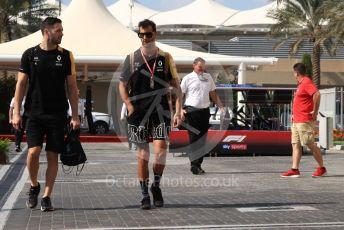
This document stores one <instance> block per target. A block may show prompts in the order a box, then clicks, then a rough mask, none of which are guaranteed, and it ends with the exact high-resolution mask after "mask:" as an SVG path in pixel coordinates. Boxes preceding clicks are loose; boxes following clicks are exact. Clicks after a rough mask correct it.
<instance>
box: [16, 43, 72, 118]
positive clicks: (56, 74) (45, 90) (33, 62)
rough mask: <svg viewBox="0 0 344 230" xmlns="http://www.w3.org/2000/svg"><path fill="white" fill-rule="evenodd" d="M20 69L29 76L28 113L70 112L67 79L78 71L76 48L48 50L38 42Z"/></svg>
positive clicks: (22, 62)
mask: <svg viewBox="0 0 344 230" xmlns="http://www.w3.org/2000/svg"><path fill="white" fill-rule="evenodd" d="M19 71H20V72H23V73H26V74H27V75H28V77H29V89H28V92H27V97H26V102H25V114H26V115H27V116H35V117H45V116H46V117H60V116H66V114H67V110H68V102H67V97H66V90H65V88H66V87H65V82H66V79H67V77H68V76H70V75H74V74H75V63H74V58H73V54H72V52H70V51H68V50H66V49H63V48H61V47H57V48H56V49H54V50H49V51H46V50H42V49H41V48H40V46H39V45H37V46H35V47H32V48H29V49H27V50H26V51H25V52H24V53H23V55H22V58H21V64H20V69H19Z"/></svg>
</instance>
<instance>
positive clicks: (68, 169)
mask: <svg viewBox="0 0 344 230" xmlns="http://www.w3.org/2000/svg"><path fill="white" fill-rule="evenodd" d="M84 166H85V163H83V164H82V165H81V166H80V167H81V168H80V169H79V165H77V166H76V172H75V175H77V176H79V175H80V174H81V172H82V170H83V169H84ZM73 169H74V166H69V167H68V168H67V167H66V166H65V165H63V164H62V171H63V173H65V174H70V173H71V172H72V171H73Z"/></svg>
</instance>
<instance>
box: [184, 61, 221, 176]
mask: <svg viewBox="0 0 344 230" xmlns="http://www.w3.org/2000/svg"><path fill="white" fill-rule="evenodd" d="M181 89H182V92H183V96H185V102H184V109H183V112H182V115H181V118H182V120H185V121H186V123H188V125H189V126H190V127H191V128H188V133H189V140H190V145H189V152H188V155H189V159H190V163H191V169H190V170H191V172H192V173H193V174H195V175H201V174H204V173H205V172H204V170H203V169H202V168H201V164H202V162H203V156H204V155H205V154H207V153H206V152H205V144H206V143H205V142H206V139H207V132H208V128H209V118H210V112H209V106H210V100H209V97H210V98H211V100H212V101H213V102H214V103H215V104H216V105H217V106H218V107H219V108H220V110H221V112H224V108H223V105H222V102H221V100H220V98H219V97H218V96H217V94H216V91H215V89H216V86H215V83H214V81H213V78H212V77H211V75H210V74H208V73H205V60H204V59H203V58H201V57H198V58H196V59H195V60H194V62H193V72H192V73H189V74H188V75H186V76H185V77H184V78H183V80H182V83H181Z"/></svg>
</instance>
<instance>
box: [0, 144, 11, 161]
mask: <svg viewBox="0 0 344 230" xmlns="http://www.w3.org/2000/svg"><path fill="white" fill-rule="evenodd" d="M9 147H10V140H8V139H0V164H7V163H8V162H9V156H8V152H9Z"/></svg>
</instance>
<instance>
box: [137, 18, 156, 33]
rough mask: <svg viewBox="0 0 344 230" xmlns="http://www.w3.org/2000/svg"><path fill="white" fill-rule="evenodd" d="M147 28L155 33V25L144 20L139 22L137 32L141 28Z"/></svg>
mask: <svg viewBox="0 0 344 230" xmlns="http://www.w3.org/2000/svg"><path fill="white" fill-rule="evenodd" d="M149 26H151V27H152V29H153V32H156V25H155V23H154V22H153V21H151V20H149V19H145V20H143V21H140V22H139V30H140V28H141V27H142V28H147V27H149Z"/></svg>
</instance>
